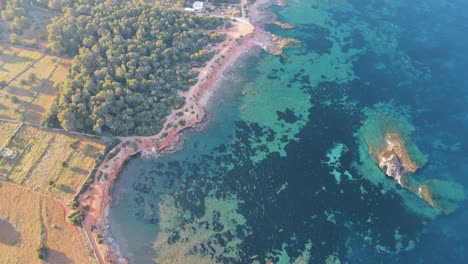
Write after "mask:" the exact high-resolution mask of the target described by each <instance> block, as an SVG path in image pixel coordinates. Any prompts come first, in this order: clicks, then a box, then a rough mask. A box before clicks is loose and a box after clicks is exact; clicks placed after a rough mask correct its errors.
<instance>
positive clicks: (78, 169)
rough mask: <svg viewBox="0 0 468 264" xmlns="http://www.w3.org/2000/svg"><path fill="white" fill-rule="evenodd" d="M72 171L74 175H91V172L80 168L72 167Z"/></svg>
mask: <svg viewBox="0 0 468 264" xmlns="http://www.w3.org/2000/svg"><path fill="white" fill-rule="evenodd" d="M70 170H71V171H73V172H74V173H78V174H82V175H87V174H88V173H89V171H87V170H85V169H82V168H78V167H71V168H70Z"/></svg>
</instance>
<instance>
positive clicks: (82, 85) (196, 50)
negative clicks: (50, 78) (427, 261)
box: [44, 0, 223, 135]
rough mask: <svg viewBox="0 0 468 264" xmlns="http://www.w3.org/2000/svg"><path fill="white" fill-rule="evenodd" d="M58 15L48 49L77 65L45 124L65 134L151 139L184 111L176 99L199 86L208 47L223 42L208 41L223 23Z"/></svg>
mask: <svg viewBox="0 0 468 264" xmlns="http://www.w3.org/2000/svg"><path fill="white" fill-rule="evenodd" d="M50 2H51V0H49V5H50ZM56 2H59V3H60V1H56ZM70 2H72V1H70ZM61 8H62V10H63V11H64V13H63V15H61V16H59V17H57V18H55V19H54V20H53V21H52V23H51V24H50V25H49V26H48V31H49V43H50V48H51V51H52V52H54V53H57V54H61V55H68V56H73V57H74V59H73V65H72V67H71V69H70V75H69V77H68V78H67V80H66V81H65V82H64V83H63V84H61V85H60V87H59V96H58V98H57V100H56V103H55V106H54V107H53V108H52V109H51V111H50V113H49V114H48V115H47V116H46V119H45V120H44V122H45V123H46V124H47V125H49V126H61V127H63V128H64V129H66V130H74V131H81V132H91V133H95V134H107V135H151V134H156V133H157V132H159V130H160V129H161V128H162V124H163V123H164V119H165V117H166V116H167V115H168V114H169V112H170V111H171V110H172V109H177V108H180V107H182V106H183V102H184V101H183V98H180V97H178V95H177V94H178V92H179V91H183V90H187V89H188V88H189V87H190V86H191V85H193V84H194V83H195V82H196V76H197V74H196V73H194V72H191V69H192V68H193V67H199V66H202V65H203V64H204V63H205V62H206V60H208V59H209V58H211V56H212V55H213V54H212V53H213V52H212V51H209V49H208V48H207V47H208V44H209V43H210V42H216V41H221V40H222V38H219V37H213V36H212V35H211V37H210V34H208V33H207V30H211V29H215V28H217V27H219V26H221V25H223V20H222V19H220V18H209V17H204V16H197V15H194V14H191V13H187V12H180V11H176V10H165V9H161V8H159V7H157V6H154V5H148V4H145V3H139V2H134V1H118V0H100V1H99V0H76V1H75V2H74V3H73V4H69V7H64V6H61Z"/></svg>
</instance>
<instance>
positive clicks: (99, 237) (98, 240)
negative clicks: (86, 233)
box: [96, 235, 104, 244]
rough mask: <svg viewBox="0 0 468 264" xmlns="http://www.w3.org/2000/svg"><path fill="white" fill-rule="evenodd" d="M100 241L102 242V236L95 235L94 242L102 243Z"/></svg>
mask: <svg viewBox="0 0 468 264" xmlns="http://www.w3.org/2000/svg"><path fill="white" fill-rule="evenodd" d="M102 242H104V239H103V238H102V236H101V235H97V236H96V243H98V244H102Z"/></svg>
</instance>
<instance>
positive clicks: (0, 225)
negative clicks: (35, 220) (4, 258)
mask: <svg viewBox="0 0 468 264" xmlns="http://www.w3.org/2000/svg"><path fill="white" fill-rule="evenodd" d="M20 242H21V234H20V233H19V232H18V231H16V229H15V227H14V226H13V225H12V224H10V223H9V222H8V221H7V220H6V219H1V218H0V243H2V244H5V245H8V246H15V245H18V244H19V243H20Z"/></svg>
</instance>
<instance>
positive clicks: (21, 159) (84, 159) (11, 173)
mask: <svg viewBox="0 0 468 264" xmlns="http://www.w3.org/2000/svg"><path fill="white" fill-rule="evenodd" d="M6 147H7V148H8V149H10V150H13V151H16V152H17V155H16V157H15V158H12V159H9V158H2V159H0V175H1V176H4V177H6V178H8V179H9V180H12V181H14V182H16V183H18V184H21V185H23V186H25V187H28V188H30V189H32V190H36V191H39V192H42V193H44V194H50V195H52V196H54V197H60V198H65V199H69V198H72V197H73V195H74V194H75V193H76V192H77V191H78V190H79V189H80V187H81V185H82V184H83V182H84V181H86V179H87V178H88V176H89V173H90V172H91V170H92V169H93V166H94V164H95V160H96V158H97V155H98V152H99V151H102V150H103V149H104V145H103V144H101V143H100V142H98V141H94V140H91V139H88V138H84V137H79V136H72V135H70V134H65V133H61V132H56V131H50V130H44V129H39V128H34V127H31V126H27V125H23V126H22V127H21V128H20V129H19V130H18V132H17V134H16V135H15V136H14V137H13V138H12V139H11V140H10V142H9V143H8V144H7V145H6Z"/></svg>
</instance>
